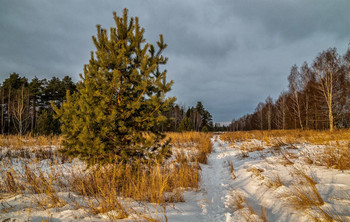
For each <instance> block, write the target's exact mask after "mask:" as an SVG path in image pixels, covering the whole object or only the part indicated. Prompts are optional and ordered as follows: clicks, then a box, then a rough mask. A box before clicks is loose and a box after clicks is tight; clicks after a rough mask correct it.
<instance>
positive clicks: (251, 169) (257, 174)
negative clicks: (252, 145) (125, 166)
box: [247, 166, 265, 180]
mask: <svg viewBox="0 0 350 222" xmlns="http://www.w3.org/2000/svg"><path fill="white" fill-rule="evenodd" d="M247 171H248V172H251V173H252V176H255V177H256V178H258V179H260V180H263V179H265V177H264V176H263V175H262V174H261V173H262V172H264V170H263V169H259V168H256V167H253V166H251V167H249V168H248V169H247Z"/></svg>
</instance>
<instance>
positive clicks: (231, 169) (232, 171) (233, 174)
mask: <svg viewBox="0 0 350 222" xmlns="http://www.w3.org/2000/svg"><path fill="white" fill-rule="evenodd" d="M228 165H229V167H230V172H231V176H232V178H233V179H236V178H237V177H236V174H235V169H234V167H233V163H232V162H231V161H228Z"/></svg>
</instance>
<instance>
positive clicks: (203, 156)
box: [167, 132, 213, 164]
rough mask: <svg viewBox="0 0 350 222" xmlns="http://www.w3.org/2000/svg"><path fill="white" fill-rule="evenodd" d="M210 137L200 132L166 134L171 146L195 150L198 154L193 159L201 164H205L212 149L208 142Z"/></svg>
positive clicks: (210, 135)
mask: <svg viewBox="0 0 350 222" xmlns="http://www.w3.org/2000/svg"><path fill="white" fill-rule="evenodd" d="M211 137H212V134H210V133H201V132H182V133H167V138H170V139H171V145H173V146H175V147H179V148H180V147H182V148H193V149H196V150H197V151H198V152H197V155H196V156H194V158H195V159H197V161H198V162H199V163H203V164H207V161H208V156H209V154H210V153H211V151H212V149H213V148H212V144H211V142H210V138H211Z"/></svg>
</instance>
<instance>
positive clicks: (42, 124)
mask: <svg viewBox="0 0 350 222" xmlns="http://www.w3.org/2000/svg"><path fill="white" fill-rule="evenodd" d="M77 84H79V83H77ZM76 88H77V87H76V83H74V82H73V81H72V78H71V77H69V76H65V77H64V78H63V79H60V78H57V77H53V78H51V79H50V80H47V79H38V78H37V77H35V78H33V79H32V80H31V81H28V79H27V78H25V77H21V76H20V75H19V74H17V73H12V74H10V75H9V77H8V78H7V79H5V80H4V81H3V82H2V84H1V85H0V104H1V106H0V133H1V134H27V133H31V134H36V135H52V134H60V122H59V119H56V118H55V113H54V111H53V109H52V107H51V102H53V103H54V104H55V105H56V106H57V107H60V106H61V105H62V103H63V101H64V100H65V98H66V92H67V90H69V92H70V93H71V94H72V93H73V92H74V91H76ZM164 115H165V116H166V117H167V118H168V121H167V123H166V124H163V125H162V126H160V127H161V131H163V132H165V131H204V132H206V131H216V130H220V129H221V130H222V127H220V126H219V125H216V126H214V125H213V122H212V116H211V114H210V113H209V112H208V110H206V109H205V108H204V106H203V104H202V102H200V101H199V102H197V104H196V106H194V107H185V106H179V105H177V104H172V105H171V107H169V109H168V111H167V112H166V113H164Z"/></svg>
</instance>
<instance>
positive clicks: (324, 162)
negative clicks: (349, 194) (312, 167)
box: [302, 143, 350, 170]
mask: <svg viewBox="0 0 350 222" xmlns="http://www.w3.org/2000/svg"><path fill="white" fill-rule="evenodd" d="M302 155H303V157H304V159H305V160H306V161H307V162H308V163H313V164H318V165H321V166H327V167H331V168H334V169H339V170H349V169H350V143H349V145H338V146H337V145H333V146H330V145H328V146H326V147H324V148H320V149H318V153H317V154H316V155H315V154H312V153H309V152H303V153H302Z"/></svg>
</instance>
